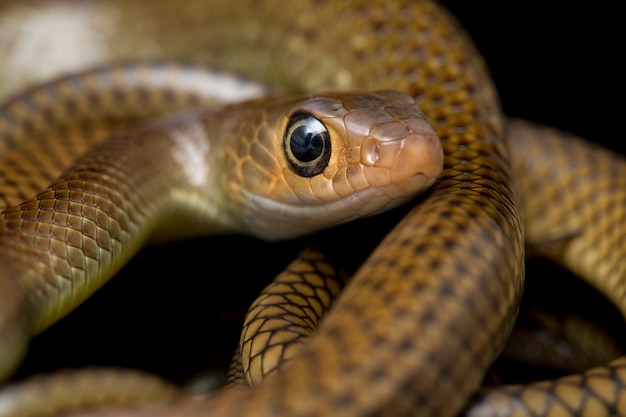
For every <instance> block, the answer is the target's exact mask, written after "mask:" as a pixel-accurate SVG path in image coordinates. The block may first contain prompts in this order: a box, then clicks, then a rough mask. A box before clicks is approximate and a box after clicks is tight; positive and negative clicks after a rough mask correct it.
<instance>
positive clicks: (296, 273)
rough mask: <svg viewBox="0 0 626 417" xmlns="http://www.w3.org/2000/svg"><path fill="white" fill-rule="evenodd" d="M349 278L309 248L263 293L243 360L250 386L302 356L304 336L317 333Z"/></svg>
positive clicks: (253, 309)
mask: <svg viewBox="0 0 626 417" xmlns="http://www.w3.org/2000/svg"><path fill="white" fill-rule="evenodd" d="M347 275H348V273H347V272H346V271H345V270H343V271H342V270H338V269H336V267H334V266H333V265H331V264H329V263H328V262H327V261H326V260H325V259H324V255H323V254H321V253H319V252H317V251H315V250H313V249H308V250H305V251H304V252H303V253H301V254H300V255H299V256H298V258H297V259H296V260H295V261H294V262H292V263H291V264H289V265H288V266H287V267H286V268H285V270H284V272H282V273H281V274H280V275H278V276H277V277H276V278H275V279H274V280H273V281H272V283H271V284H270V285H268V286H267V287H266V288H265V289H264V290H263V293H262V295H261V296H260V297H259V298H257V299H256V301H255V302H254V303H253V304H252V305H251V306H250V309H249V311H248V314H247V315H246V319H245V321H244V328H243V331H242V333H241V341H240V357H237V360H240V362H242V365H243V369H242V372H243V373H244V375H245V378H246V380H247V382H248V384H249V385H251V386H254V385H256V384H258V383H259V382H260V381H261V379H262V377H263V376H265V375H267V374H269V373H271V372H275V371H276V370H277V368H278V365H279V364H282V363H284V362H285V361H288V360H289V359H290V358H293V357H295V356H296V355H298V353H299V351H300V349H301V344H302V343H303V340H304V339H303V337H304V336H310V335H312V334H313V332H314V331H315V329H316V328H317V326H318V324H319V321H320V320H321V318H322V316H323V315H324V314H325V313H326V312H327V311H328V309H329V308H330V306H331V303H332V301H333V300H334V299H335V298H336V297H337V295H338V294H339V291H340V289H341V288H342V286H343V283H344V281H345V279H347ZM239 358H241V359H239Z"/></svg>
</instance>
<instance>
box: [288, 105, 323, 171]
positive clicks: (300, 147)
mask: <svg viewBox="0 0 626 417" xmlns="http://www.w3.org/2000/svg"><path fill="white" fill-rule="evenodd" d="M283 143H284V149H285V157H286V158H287V161H288V162H289V166H290V167H291V168H292V169H293V170H294V171H295V172H296V173H297V174H298V175H301V176H303V177H314V176H316V175H318V174H321V173H322V172H323V171H324V169H325V168H326V166H327V165H328V161H329V160H330V151H331V145H330V135H329V134H328V130H327V129H326V127H325V126H324V124H323V123H322V122H320V121H319V120H317V119H316V118H315V117H313V116H311V115H310V114H308V113H304V112H298V113H294V114H293V115H292V116H291V117H290V118H289V122H288V123H287V128H286V129H285V137H284V140H283Z"/></svg>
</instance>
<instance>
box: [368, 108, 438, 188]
mask: <svg viewBox="0 0 626 417" xmlns="http://www.w3.org/2000/svg"><path fill="white" fill-rule="evenodd" d="M412 107H413V108H414V109H417V107H416V106H412ZM405 116H406V115H405ZM361 160H362V163H363V164H364V165H365V166H366V167H367V168H368V169H367V170H368V171H369V175H368V177H369V180H370V182H371V185H378V184H383V183H388V182H390V181H391V182H392V183H396V184H398V183H401V182H403V181H405V180H407V179H409V178H411V177H413V176H415V175H421V176H425V177H427V178H429V179H435V178H436V177H437V176H438V175H439V174H440V173H441V170H442V169H443V148H442V146H441V142H440V140H439V137H438V136H437V133H436V132H435V130H434V128H433V127H432V126H431V125H430V123H428V122H427V121H426V119H425V117H424V116H423V114H421V112H419V109H417V112H414V113H413V114H412V115H411V116H410V117H403V118H394V120H391V121H388V122H385V123H380V124H377V125H376V126H374V127H372V129H371V130H370V132H369V136H368V137H367V138H366V139H365V140H364V141H363V145H362V147H361Z"/></svg>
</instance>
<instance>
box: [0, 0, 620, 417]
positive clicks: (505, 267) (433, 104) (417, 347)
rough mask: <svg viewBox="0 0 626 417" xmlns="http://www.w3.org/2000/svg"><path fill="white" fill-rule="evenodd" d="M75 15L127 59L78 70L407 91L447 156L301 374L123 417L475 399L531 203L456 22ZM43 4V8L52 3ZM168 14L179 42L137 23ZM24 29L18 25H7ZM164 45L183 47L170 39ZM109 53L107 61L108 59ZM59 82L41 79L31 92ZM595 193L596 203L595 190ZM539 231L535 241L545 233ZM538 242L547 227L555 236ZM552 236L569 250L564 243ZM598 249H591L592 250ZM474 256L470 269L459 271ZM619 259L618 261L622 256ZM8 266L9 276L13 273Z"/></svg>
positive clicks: (312, 346)
mask: <svg viewBox="0 0 626 417" xmlns="http://www.w3.org/2000/svg"><path fill="white" fill-rule="evenodd" d="M33 3H37V2H33ZM7 4H8V6H7ZM67 4H68V3H65V2H62V1H61V2H59V3H55V4H54V6H53V7H52V8H54V7H60V8H61V9H62V10H63V11H64V13H62V15H73V14H74V13H75V12H77V11H78V13H80V12H81V11H82V12H84V11H85V10H86V9H84V7H94V8H99V9H98V11H99V12H98V13H96V16H98V19H100V20H99V22H98V25H97V26H98V27H100V28H101V30H100V32H99V34H102V35H103V36H105V37H106V36H113V43H115V44H116V45H119V48H116V49H115V50H109V49H108V48H101V49H95V48H94V50H93V53H94V55H93V57H91V58H93V60H91V61H90V59H91V58H89V57H88V58H87V59H86V61H84V62H82V64H94V63H99V62H101V61H102V60H104V59H106V60H109V59H119V58H125V57H130V56H132V57H133V58H154V57H161V58H162V57H167V56H169V57H184V56H191V55H190V52H191V51H193V52H194V53H195V52H197V51H202V52H201V53H202V54H206V56H207V57H208V58H203V57H202V56H200V57H199V58H198V59H199V60H204V59H206V60H207V61H210V62H215V63H218V64H221V65H223V66H228V67H229V68H234V69H236V70H239V71H242V72H244V73H247V74H250V75H257V76H258V77H260V78H261V79H262V80H263V81H266V82H271V83H275V84H280V85H282V86H285V87H286V88H287V89H292V90H297V91H311V90H319V89H324V90H326V89H334V88H338V89H347V88H356V87H358V88H359V89H376V88H395V89H398V90H401V91H406V92H409V93H410V94H412V95H415V96H416V97H417V101H418V103H419V104H420V106H421V108H422V110H424V112H425V113H426V114H427V116H428V117H429V119H430V120H431V122H432V123H433V124H434V126H435V127H436V129H437V133H438V134H439V135H440V137H441V138H442V140H443V142H444V149H445V153H446V160H445V170H444V173H443V174H442V176H441V180H440V181H439V182H438V183H437V184H436V186H435V187H434V189H433V190H432V191H431V192H430V193H429V194H428V195H427V196H426V197H425V198H424V199H422V200H421V201H420V205H418V206H416V208H415V209H414V210H413V211H412V212H411V213H410V214H409V215H408V216H407V217H406V218H405V219H404V220H403V221H402V222H401V223H400V224H399V225H398V226H397V227H396V228H394V230H393V231H392V232H391V233H390V234H389V235H388V237H387V238H386V239H385V240H384V241H383V242H382V244H381V246H379V247H378V248H377V249H376V250H375V251H374V252H373V254H372V256H371V257H370V258H369V260H368V261H367V263H365V264H364V266H363V267H362V268H361V269H360V270H359V271H358V272H357V273H356V275H355V276H354V277H353V280H352V283H351V284H350V285H349V286H348V287H347V288H346V290H345V292H344V293H343V295H342V297H341V298H340V299H339V300H338V302H337V303H336V305H335V306H334V307H333V309H332V310H331V312H330V314H329V316H328V317H327V319H326V320H325V321H324V322H323V323H322V325H321V327H320V329H319V332H318V333H317V334H316V335H315V336H314V337H313V338H312V340H311V342H310V343H309V344H307V345H306V346H305V347H304V349H303V354H302V358H301V359H294V360H292V361H290V362H289V363H287V364H286V365H285V366H284V368H283V369H282V370H281V372H280V373H277V374H276V375H272V376H271V377H269V378H268V379H267V381H264V382H263V383H262V384H260V385H259V386H258V387H256V388H255V389H253V390H243V389H242V390H236V389H233V390H231V391H229V392H227V393H224V395H220V396H219V397H216V398H213V399H210V400H208V401H206V402H198V403H187V404H184V405H173V406H171V407H169V408H168V407H165V408H163V407H157V408H154V409H145V410H129V411H128V412H123V411H120V412H119V413H115V414H111V415H115V416H118V415H119V416H122V415H130V416H141V415H146V416H148V415H150V416H177V415H185V416H202V415H207V414H213V415H256V416H264V415H265V416H270V415H277V414H281V413H283V414H285V415H345V416H362V415H390V416H391V415H398V416H401V415H431V414H437V415H442V416H445V415H448V416H453V415H456V414H458V413H459V412H460V411H461V410H462V409H463V407H464V406H465V404H466V402H467V400H468V398H469V397H470V396H471V395H472V394H473V393H474V392H476V390H477V389H478V388H479V386H480V382H481V379H482V377H483V374H484V372H485V370H486V369H487V367H488V366H489V364H490V363H491V362H492V361H493V359H494V358H495V356H496V355H497V354H498V353H499V352H500V350H501V349H502V346H503V345H504V342H505V341H506V338H507V336H508V334H509V332H510V329H511V327H512V324H513V319H514V316H515V313H516V311H517V303H518V301H519V298H520V292H521V286H522V277H523V268H524V266H523V252H524V250H523V243H522V236H523V232H522V225H521V219H520V213H519V210H520V207H518V206H517V201H518V198H519V193H518V191H517V189H516V186H515V183H514V181H513V179H514V177H515V175H516V174H515V172H516V171H515V170H514V169H513V168H512V167H511V166H510V165H509V151H508V149H507V148H506V146H505V144H504V143H503V141H502V138H503V134H504V127H503V126H504V123H503V120H502V119H501V115H500V111H499V108H498V103H497V100H496V98H495V93H494V89H493V87H492V85H491V83H490V81H489V79H488V77H487V75H486V73H485V71H484V65H483V63H482V60H481V58H480V57H479V56H478V55H477V53H476V51H475V50H474V48H473V47H472V46H471V44H470V43H469V41H467V39H466V37H465V35H464V34H463V33H460V32H459V30H458V27H457V26H456V24H455V23H453V22H451V19H450V17H449V16H448V15H447V14H446V13H445V12H444V11H443V10H441V9H439V8H438V7H436V6H435V5H434V4H433V3H431V2H428V1H422V2H411V3H407V4H402V2H398V3H389V2H368V6H370V7H371V10H367V11H360V10H357V9H355V8H353V4H352V3H349V2H345V3H344V2H342V3H333V2H323V1H322V2H305V1H302V2H285V3H284V4H283V3H281V4H278V2H271V1H270V2H264V3H263V4H260V3H258V4H257V2H254V4H255V7H254V10H255V13H254V14H253V16H250V14H249V10H248V9H252V8H251V7H250V6H249V5H246V4H243V2H241V3H237V6H236V7H233V6H232V5H231V6H224V7H225V8H226V9H224V10H220V11H216V14H215V15H211V16H212V17H211V19H214V22H215V24H214V25H211V24H207V20H206V19H205V18H204V17H203V18H202V19H198V18H197V16H198V13H197V9H196V7H199V6H198V5H199V4H200V3H194V4H195V6H193V5H189V7H187V8H181V7H178V6H176V7H173V8H171V6H167V5H166V4H167V3H157V4H156V5H153V3H150V2H146V3H143V2H132V3H131V5H129V6H127V7H128V9H126V10H125V12H124V13H119V11H118V10H117V6H118V5H117V3H116V2H107V3H106V4H101V3H95V4H92V3H90V4H89V5H87V6H85V5H81V6H80V7H75V8H67V7H65V8H63V7H64V6H63V5H65V6H67ZM203 4H204V3H203ZM217 4H218V3H217V2H216V3H215V4H213V5H217ZM58 5H61V6H58ZM2 7H3V10H2V11H0V16H4V15H11V13H13V12H10V11H9V9H10V8H15V9H18V12H17V16H18V17H19V18H18V19H16V21H19V22H27V21H29V20H28V18H27V17H28V15H29V14H30V13H31V11H32V10H35V8H30V7H32V3H31V2H23V3H19V4H17V3H16V4H13V5H11V4H10V3H5V4H3V5H2ZM38 7H39V8H42V7H44V6H43V3H42V4H38ZM154 7H156V8H157V9H153V8H154ZM168 7H170V8H171V10H170V12H171V13H182V14H187V16H186V17H187V19H188V20H187V21H185V23H184V24H181V23H176V22H181V21H182V20H180V21H179V20H177V19H171V21H172V22H173V23H172V24H173V25H174V26H173V27H169V28H168V29H167V30H165V29H164V27H163V26H161V25H158V26H156V27H153V26H152V23H150V21H149V20H146V21H145V24H142V25H131V24H128V22H133V21H143V20H142V19H141V17H142V16H143V15H145V14H146V13H148V14H149V13H153V12H154V13H159V14H161V13H163V14H162V15H169V13H165V11H166V9H168ZM219 7H221V6H219ZM231 9H232V10H231ZM46 10H47V9H46ZM207 13H209V12H208V11H207ZM222 13H225V14H222ZM176 15H177V16H179V15H178V14H176ZM14 16H15V15H14ZM312 16H314V18H312ZM183 17H185V16H183ZM125 19H128V20H125ZM76 21H77V22H79V21H80V19H77V20H76ZM345 21H349V22H351V25H342V24H338V25H337V26H336V27H334V30H333V31H329V30H320V27H322V28H325V27H326V24H328V22H345ZM112 22H115V23H117V24H112ZM319 22H325V24H324V25H319V24H318V23H319ZM244 23H246V25H245V26H244ZM12 25H15V23H12V22H11V21H10V22H9V23H8V24H0V27H9V28H12V27H13V26H12ZM176 25H181V27H183V26H184V28H185V30H180V29H181V27H176ZM125 26H128V27H133V28H135V29H134V30H136V31H137V32H136V33H134V34H128V33H126V34H125V35H124V38H123V40H122V41H119V40H117V41H116V40H115V35H114V31H112V28H117V27H125ZM242 27H245V28H246V29H245V30H240V28H242ZM194 28H201V29H202V31H203V32H204V33H205V35H203V36H202V37H199V36H198V37H194V38H193V41H192V42H188V39H185V38H184V37H183V34H188V33H189V32H193V31H194ZM355 28H358V29H359V30H356V32H355ZM14 32H15V33H18V32H19V31H14ZM53 32H54V31H53ZM165 32H167V33H171V34H172V35H173V36H168V37H165V38H162V37H160V36H158V34H160V33H165ZM216 33H217V34H220V35H221V36H214V34H216ZM261 33H262V34H263V36H259V34H261ZM354 33H359V35H358V36H354ZM179 34H180V35H181V36H180V37H179V36H178V35H179ZM286 34H287V35H288V36H286ZM134 35H136V36H134ZM407 35H409V36H408V38H407ZM96 36H99V35H96ZM185 36H186V35H185ZM143 38H148V39H155V38H156V39H159V40H162V41H163V42H164V43H165V44H166V45H165V46H163V45H161V46H160V47H163V50H166V51H167V50H169V51H170V52H169V53H162V52H161V51H160V50H159V48H150V47H140V48H137V47H136V45H135V44H134V40H135V39H137V40H139V39H143ZM19 39H20V38H19V37H18V38H16V41H18V40H19ZM170 42H171V43H170ZM95 43H96V44H97V43H98V42H95ZM338 44H340V45H342V48H341V51H340V52H341V53H338V54H328V53H324V54H323V55H322V54H321V53H320V52H319V51H321V52H327V51H331V50H337V49H336V48H333V46H336V45H338ZM147 45H150V44H147ZM153 46H154V45H153ZM185 49H186V50H187V51H188V52H186V51H185ZM103 50H104V52H106V53H103V54H102V55H98V52H100V51H103ZM242 50H245V51H246V52H241V51H242ZM172 51H176V52H172ZM137 54H138V55H137ZM242 56H243V57H246V59H244V60H242V59H241V57H242ZM319 56H324V57H325V59H323V60H320V59H318V57H319ZM372 56H374V57H376V60H375V62H373V61H371V60H370V57H372ZM69 61H70V60H69V59H68V60H67V62H69ZM381 62H382V63H384V64H383V65H380V63H381ZM11 65H13V63H11ZM16 65H19V63H17V64H16ZM5 67H7V68H11V66H10V65H6V66H5ZM40 68H42V69H44V66H40ZM56 70H58V68H57V69H56ZM13 72H14V73H19V72H18V71H15V70H13ZM47 75H48V74H34V75H33V78H30V79H31V80H32V79H38V78H39V77H45V76H47ZM16 85H19V84H16ZM134 175H137V174H134ZM541 175H543V173H541ZM541 175H540V177H541ZM583 189H584V190H586V191H592V190H593V187H592V188H583ZM622 189H624V188H623V187H622ZM128 194H129V197H132V196H131V195H130V193H128ZM131 200H132V198H131ZM555 206H556V205H555ZM135 210H139V209H138V208H136V209H135ZM524 210H525V211H526V214H529V213H528V209H527V208H526V207H525V208H524ZM581 212H582V213H584V214H587V215H590V216H591V217H593V214H594V213H598V212H596V211H593V210H591V211H589V210H588V209H587V208H582V209H581ZM136 213H139V211H136ZM529 215H530V214H529ZM602 215H603V214H597V216H598V217H601V216H602ZM584 219H585V220H588V218H584ZM614 220H615V221H620V220H623V219H619V218H617V219H614ZM622 223H623V221H622ZM527 227H528V230H529V235H530V236H532V235H533V232H534V230H535V229H534V228H533V224H532V223H530V225H528V224H527ZM536 229H538V230H550V228H549V227H546V228H545V229H544V225H539V226H537V227H536ZM557 229H559V228H558V227H557ZM605 229H606V227H603V228H602V230H605ZM561 231H562V229H561V230H557V232H561ZM605 231H606V230H605ZM590 233H595V232H590ZM615 233H616V234H613V235H611V236H612V237H611V238H610V239H614V240H615V241H611V240H607V241H606V242H607V245H605V246H610V244H618V243H619V239H620V238H621V237H622V236H624V233H623V232H622V231H621V230H617V232H615ZM433 235H436V236H438V238H437V239H433ZM600 236H601V235H598V236H595V235H594V236H589V237H591V240H592V241H593V242H591V244H593V243H597V242H600V243H601V244H604V242H602V239H604V238H602V237H600ZM556 237H557V238H561V240H559V242H560V243H563V241H562V238H563V235H562V234H560V233H556ZM566 237H568V238H569V237H571V235H569V234H566ZM586 238H587V235H585V237H584V239H580V241H581V242H587V244H589V243H590V241H588V240H586ZM607 239H609V238H607ZM578 241H579V240H573V241H572V242H574V243H572V245H571V246H570V248H571V249H568V251H565V252H563V253H564V256H563V259H564V262H567V264H568V266H569V265H570V264H569V262H570V261H574V264H573V266H576V265H577V263H578V261H581V262H582V261H584V260H589V263H588V264H583V265H580V267H579V268H575V270H576V271H582V272H585V271H587V272H589V271H590V272H594V271H597V270H598V268H597V266H598V265H593V267H594V268H595V269H593V268H591V267H590V266H591V264H593V263H594V262H595V263H598V262H601V261H600V260H598V258H597V257H594V256H595V254H593V253H592V254H590V255H585V256H581V254H580V253H577V252H576V251H577V250H582V249H581V246H579V245H578V244H577V242H578ZM541 242H542V241H539V242H536V243H541ZM581 245H582V244H581ZM605 246H602V245H601V247H602V249H604V248H605ZM622 246H623V245H622ZM584 247H586V246H584ZM484 248H489V249H490V250H489V251H483V250H482V249H484ZM494 248H495V249H494ZM561 248H562V247H561ZM467 256H470V257H471V258H472V262H471V263H459V262H457V260H458V259H463V258H464V257H467ZM603 259H604V258H603ZM609 259H610V260H611V261H616V259H617V257H616V256H615V255H614V254H611V255H610V256H609ZM601 266H602V267H604V265H601ZM4 267H5V268H9V273H11V272H13V270H12V268H11V266H10V265H8V266H4ZM619 268H621V267H618V268H617V269H618V270H619ZM609 269H610V268H609ZM600 270H602V271H603V269H602V268H600ZM618 272H619V271H618ZM622 272H623V270H622ZM622 275H623V274H622ZM591 276H594V277H595V276H598V275H590V277H591ZM588 279H590V280H591V279H592V278H588ZM599 279H600V280H605V279H606V277H605V276H599ZM96 280H97V278H96ZM602 282H604V281H602ZM606 282H608V284H607V286H606V287H605V291H606V292H611V294H613V297H614V301H617V302H619V301H620V300H621V298H620V299H617V298H618V296H620V295H621V294H620V292H619V291H615V290H616V288H617V289H618V290H621V288H620V287H619V286H618V283H617V279H615V278H610V279H609V280H608V281H606ZM97 284H98V285H99V284H100V283H97ZM596 284H598V285H602V283H596ZM0 285H7V287H6V288H0V293H4V294H6V293H10V291H14V289H13V288H11V287H10V284H5V283H0ZM77 298H81V297H80V296H77ZM8 301H9V302H16V301H14V300H13V299H8ZM19 301H20V300H19V299H17V302H19ZM53 316H54V314H53ZM45 320H51V318H50V317H46V318H45ZM42 326H43V325H42ZM476 329H479V331H477V330H476ZM415 335H419V336H417V337H416V336H415ZM461 351H463V352H464V354H463V355H460V354H459V352H461ZM364 381H366V382H367V389H364ZM583 382H584V380H583Z"/></svg>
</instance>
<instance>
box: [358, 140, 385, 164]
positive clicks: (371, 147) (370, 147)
mask: <svg viewBox="0 0 626 417" xmlns="http://www.w3.org/2000/svg"><path fill="white" fill-rule="evenodd" d="M380 155H381V150H380V142H379V141H377V140H375V139H372V138H367V139H365V140H364V141H363V145H362V146H361V161H362V162H363V163H364V164H365V165H368V166H375V165H376V163H377V162H378V161H379V160H380Z"/></svg>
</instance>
